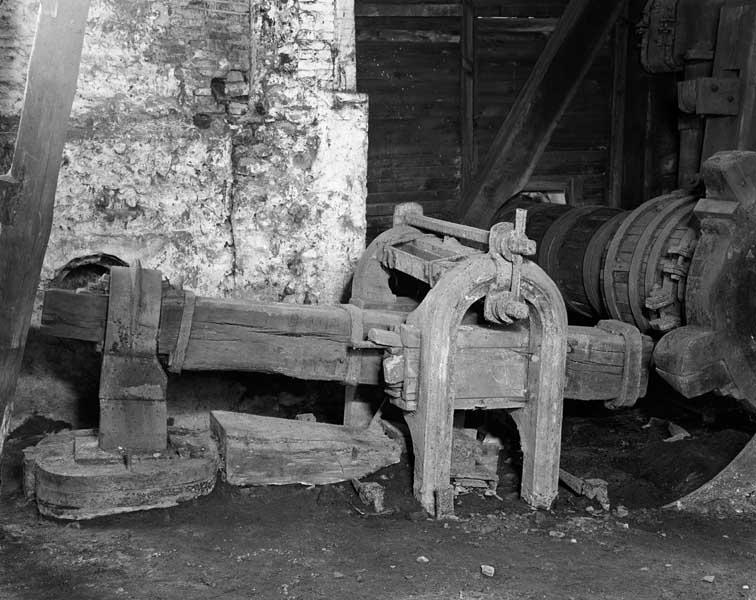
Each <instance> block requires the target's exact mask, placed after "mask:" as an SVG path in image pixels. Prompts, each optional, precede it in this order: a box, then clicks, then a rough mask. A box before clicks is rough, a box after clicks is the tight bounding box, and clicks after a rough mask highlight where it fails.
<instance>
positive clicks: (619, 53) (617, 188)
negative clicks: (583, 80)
mask: <svg viewBox="0 0 756 600" xmlns="http://www.w3.org/2000/svg"><path fill="white" fill-rule="evenodd" d="M628 30H629V21H628V11H627V7H625V9H624V10H623V15H622V18H621V19H619V20H618V21H617V24H616V25H615V26H614V35H613V38H612V106H611V121H610V124H609V127H610V133H609V169H608V170H607V173H608V177H609V181H608V186H607V202H606V203H607V205H608V206H612V207H614V208H620V207H621V206H622V176H623V174H624V168H625V167H624V163H625V153H624V150H625V98H626V96H627V94H626V88H627V53H628V41H629V37H630V36H629V31H628Z"/></svg>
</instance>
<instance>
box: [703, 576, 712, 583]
mask: <svg viewBox="0 0 756 600" xmlns="http://www.w3.org/2000/svg"><path fill="white" fill-rule="evenodd" d="M701 581H705V582H706V583H714V575H704V576H703V577H701Z"/></svg>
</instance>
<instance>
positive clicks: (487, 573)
mask: <svg viewBox="0 0 756 600" xmlns="http://www.w3.org/2000/svg"><path fill="white" fill-rule="evenodd" d="M480 572H481V573H482V574H483V576H484V577H493V576H494V575H495V574H496V569H495V568H494V567H492V566H491V565H480Z"/></svg>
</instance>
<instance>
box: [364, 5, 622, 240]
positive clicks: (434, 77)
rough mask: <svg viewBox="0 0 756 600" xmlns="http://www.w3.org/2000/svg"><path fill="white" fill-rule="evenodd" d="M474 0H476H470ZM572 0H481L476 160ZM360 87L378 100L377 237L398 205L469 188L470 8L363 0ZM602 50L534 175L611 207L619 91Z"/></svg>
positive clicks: (436, 201)
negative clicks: (465, 70) (464, 65)
mask: <svg viewBox="0 0 756 600" xmlns="http://www.w3.org/2000/svg"><path fill="white" fill-rule="evenodd" d="M471 1H473V0H471ZM566 3H567V0H531V1H526V0H474V4H475V7H476V8H475V10H476V14H477V15H482V16H484V17H508V18H499V19H491V18H484V19H476V20H475V28H476V38H475V46H476V52H475V58H476V65H475V68H476V74H477V80H476V89H477V93H476V95H475V107H474V123H475V129H474V135H473V139H474V152H473V154H474V155H476V156H477V157H478V159H479V160H482V158H483V157H484V156H485V153H486V151H487V150H488V146H489V145H490V143H491V141H492V140H493V137H494V136H495V134H496V131H497V129H498V127H499V126H500V125H501V123H502V122H503V119H504V116H505V115H506V112H507V111H508V110H509V108H510V107H511V106H512V104H513V103H514V100H515V98H516V96H517V94H518V92H519V90H520V88H521V87H522V86H523V85H524V83H525V81H526V79H527V77H528V74H529V73H530V70H531V69H532V67H533V65H534V64H535V61H536V59H537V57H538V54H539V53H540V52H541V50H542V49H543V46H544V45H545V41H546V37H547V36H548V34H549V32H550V30H551V28H553V26H554V25H555V23H556V20H557V19H558V17H559V16H560V15H561V13H562V11H563V10H564V6H565V5H566ZM355 15H356V35H357V88H358V90H359V91H360V92H363V93H366V94H368V95H369V97H370V121H369V127H370V129H369V149H368V198H367V217H368V239H372V238H373V237H375V235H377V234H378V233H380V232H381V231H383V230H384V229H386V228H387V227H389V226H390V224H391V214H392V212H393V207H394V205H396V204H398V203H401V202H407V201H413V202H420V203H422V204H423V206H424V207H425V212H426V214H429V215H432V216H438V215H442V214H443V210H444V207H445V205H446V203H447V202H449V201H454V200H455V199H457V198H459V196H460V193H461V168H462V165H461V144H462V142H461V134H460V131H461V118H462V116H461V115H462V107H461V105H460V98H461V87H460V76H461V68H460V66H461V57H460V28H461V25H462V4H461V2H460V1H454V0H446V1H441V0H355ZM608 47H609V45H608V44H607V50H606V51H604V52H602V54H601V55H600V57H599V58H598V60H597V63H596V64H595V65H594V67H593V68H592V69H591V71H590V72H589V74H588V77H587V78H586V81H585V82H584V83H583V85H582V87H581V89H580V91H579V92H578V95H577V97H576V98H575V100H574V101H573V103H572V105H571V106H570V108H569V109H568V111H567V114H565V116H564V117H563V119H562V121H561V122H560V125H559V127H558V128H557V131H556V133H555V135H554V138H553V139H552V141H551V143H550V145H549V147H548V148H547V150H546V153H545V155H544V157H543V159H542V160H541V162H540V164H539V166H538V168H537V169H536V172H535V173H534V176H533V179H532V186H533V187H535V188H538V187H544V185H545V186H546V187H548V186H555V187H558V186H561V185H562V184H563V183H564V184H565V185H570V184H571V185H572V188H571V191H572V192H574V194H575V195H576V196H577V197H575V198H573V200H574V201H575V202H576V203H599V204H603V203H605V195H606V188H607V166H608V161H609V150H608V145H609V142H608V140H609V129H610V127H609V122H610V116H609V115H610V106H611V91H612V89H611V88H612V74H611V61H610V53H609V51H608Z"/></svg>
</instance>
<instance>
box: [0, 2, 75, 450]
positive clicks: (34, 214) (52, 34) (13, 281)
mask: <svg viewBox="0 0 756 600" xmlns="http://www.w3.org/2000/svg"><path fill="white" fill-rule="evenodd" d="M88 11H89V0H68V1H66V2H58V1H57V0H42V2H41V5H40V9H39V17H38V21H37V34H36V36H35V38H34V46H33V48H32V52H31V58H30V61H29V72H28V75H27V82H26V94H25V96H24V108H23V112H22V114H21V121H20V123H19V127H18V134H17V137H16V147H15V151H14V153H13V162H12V164H11V169H10V172H9V173H8V174H7V175H5V176H3V177H2V178H1V180H0V413H2V421H0V455H1V454H2V451H3V445H4V442H5V437H6V435H7V434H8V430H9V429H10V425H11V416H12V412H13V395H14V393H15V390H16V382H17V380H18V374H19V370H20V369H21V358H22V356H23V353H24V347H25V345H26V336H27V334H28V331H29V322H30V320H31V314H32V309H33V304H34V296H35V295H36V293H37V286H38V284H39V275H40V270H41V268H42V260H43V259H44V255H45V250H46V248H47V242H48V239H49V236H50V228H51V226H52V216H53V205H54V201H55V189H56V186H57V182H58V170H59V168H60V157H61V155H62V153H63V145H64V144H65V140H66V133H67V130H68V116H69V114H70V112H71V104H72V103H73V98H74V94H75V92H76V80H77V77H78V73H79V60H80V58H81V47H82V43H83V40H84V29H85V27H86V19H87V13H88Z"/></svg>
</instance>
